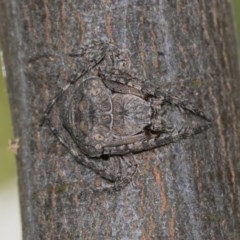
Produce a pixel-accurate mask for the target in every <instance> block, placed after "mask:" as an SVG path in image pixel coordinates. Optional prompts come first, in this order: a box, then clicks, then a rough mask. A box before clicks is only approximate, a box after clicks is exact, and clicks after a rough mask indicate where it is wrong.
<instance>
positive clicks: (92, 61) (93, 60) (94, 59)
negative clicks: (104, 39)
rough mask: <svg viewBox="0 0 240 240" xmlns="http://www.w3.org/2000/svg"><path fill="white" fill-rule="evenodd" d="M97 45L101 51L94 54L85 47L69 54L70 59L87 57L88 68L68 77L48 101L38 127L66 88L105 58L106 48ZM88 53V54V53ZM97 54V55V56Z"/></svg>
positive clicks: (102, 45)
mask: <svg viewBox="0 0 240 240" xmlns="http://www.w3.org/2000/svg"><path fill="white" fill-rule="evenodd" d="M99 45H100V46H101V51H100V50H99V51H95V52H94V53H91V51H90V50H91V49H88V48H87V47H86V46H85V48H84V47H83V48H82V50H81V51H80V52H79V53H71V54H69V56H71V57H82V58H84V57H85V58H86V56H88V57H89V63H88V66H85V67H83V68H82V69H81V71H80V72H76V73H74V74H72V75H71V76H70V78H69V79H68V83H67V84H66V85H65V86H64V87H63V88H62V89H61V90H60V91H59V92H58V93H57V95H56V96H55V97H54V98H53V99H52V100H51V101H50V103H49V104H48V106H47V108H46V110H45V111H44V114H43V117H42V119H41V122H40V126H42V125H43V124H44V122H45V119H46V117H47V116H48V115H49V114H50V112H51V110H52V108H53V106H54V104H55V103H56V102H57V101H58V100H59V99H60V98H61V96H63V94H64V92H66V91H67V90H68V88H69V87H70V86H71V85H73V84H75V83H76V82H77V81H78V80H79V79H81V78H82V77H83V76H84V75H85V74H87V73H88V72H89V71H90V70H91V69H93V68H94V67H96V66H97V65H98V64H99V63H100V62H101V61H102V60H103V59H104V57H105V54H106V51H107V46H106V44H105V45H104V44H103V43H102V44H100V43H99ZM89 52H90V53H89ZM97 54H98V55H97ZM82 61H86V59H85V60H84V59H82Z"/></svg>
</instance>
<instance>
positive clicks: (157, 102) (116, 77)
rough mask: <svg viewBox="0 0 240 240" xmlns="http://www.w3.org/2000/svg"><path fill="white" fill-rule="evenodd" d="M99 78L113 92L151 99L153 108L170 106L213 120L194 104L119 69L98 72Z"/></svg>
mask: <svg viewBox="0 0 240 240" xmlns="http://www.w3.org/2000/svg"><path fill="white" fill-rule="evenodd" d="M98 75H99V77H100V78H101V79H102V81H103V83H104V84H105V85H106V87H107V88H109V89H110V90H111V91H113V92H117V93H123V94H132V95H135V96H138V97H141V98H143V99H149V101H150V102H152V106H153V107H157V106H161V105H163V104H170V105H174V106H176V107H178V108H179V109H184V110H186V111H187V112H189V113H191V114H194V115H196V116H198V117H200V118H202V119H204V120H206V121H208V122H211V120H210V119H209V118H208V117H206V116H205V115H204V114H203V112H202V111H201V110H200V109H198V108H197V107H195V106H193V105H192V104H189V103H186V101H185V102H183V101H181V100H180V99H179V98H177V97H175V96H172V95H171V94H170V93H168V91H165V92H162V91H159V89H158V88H156V86H152V85H151V84H150V83H148V82H146V81H143V80H140V79H138V78H137V77H134V76H131V75H130V74H129V73H126V72H122V71H121V70H118V69H111V70H110V71H108V72H102V71H101V70H100V71H99V72H98Z"/></svg>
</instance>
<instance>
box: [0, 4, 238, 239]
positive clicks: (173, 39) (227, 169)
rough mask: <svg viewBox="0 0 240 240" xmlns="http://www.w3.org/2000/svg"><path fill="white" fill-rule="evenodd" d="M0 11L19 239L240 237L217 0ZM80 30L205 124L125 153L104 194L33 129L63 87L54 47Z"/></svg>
mask: <svg viewBox="0 0 240 240" xmlns="http://www.w3.org/2000/svg"><path fill="white" fill-rule="evenodd" d="M0 14H1V21H0V25H1V40H2V48H3V52H4V61H5V65H6V69H7V79H8V87H9V97H10V102H11V106H12V117H13V122H14V131H15V136H16V137H19V138H20V150H19V153H18V156H17V165H18V174H19V189H20V191H19V192H20V201H21V211H22V224H23V239H131V240H132V239H146V240H147V239H184V240H192V239H198V240H200V239H202V240H206V239H236V240H237V239H240V228H239V226H240V204H239V203H240V201H239V200H240V185H239V181H240V163H239V159H240V153H239V149H240V134H239V119H240V112H239V106H240V105H239V102H240V101H239V100H240V99H239V92H240V84H239V73H238V70H237V68H238V64H237V54H236V53H237V50H236V43H235V40H234V39H235V36H234V29H233V24H232V13H231V5H230V2H229V1H228V0H222V1H217V0H212V1H208V0H186V1H180V0H171V1H167V0H160V1H154V0H151V1H144V0H134V1H127V0H121V1H120V0H118V1H111V0H101V1H94V0H81V1H80V0H74V1H70V0H66V1H63V0H59V1H50V0H42V1H30V0H22V1H16V0H11V1H8V0H2V1H1V3H0ZM89 38H90V39H99V38H103V39H110V40H112V41H113V42H115V43H116V45H118V46H120V47H121V48H124V47H127V48H128V49H130V52H131V54H133V57H132V59H133V60H134V61H135V62H134V63H135V65H136V68H137V69H139V71H141V72H142V74H143V75H144V76H145V78H146V79H147V80H148V81H149V82H152V83H156V82H158V83H159V82H160V83H166V84H168V85H170V86H171V91H172V92H173V93H174V94H175V95H178V94H179V95H181V96H183V97H184V98H186V99H188V100H189V102H191V103H193V104H194V105H195V106H199V107H201V108H203V110H204V113H206V114H207V115H208V116H211V118H212V119H213V122H214V125H213V127H212V128H211V129H210V130H208V131H206V132H204V133H202V134H200V135H197V136H194V137H193V138H191V139H189V140H183V141H181V142H179V143H176V144H171V145H168V146H166V147H163V148H161V149H156V150H153V151H148V152H145V153H140V154H137V155H136V159H137V161H138V164H139V174H137V175H136V177H135V178H134V180H133V183H132V184H131V185H129V186H128V187H126V188H125V189H124V190H123V191H121V192H116V193H106V192H105V193H100V194H95V193H93V192H91V191H89V190H88V187H89V185H92V184H94V185H96V186H99V185H101V184H102V182H103V181H102V180H101V179H100V178H99V177H96V175H95V174H94V173H92V172H91V171H90V170H87V169H85V168H84V167H82V166H81V165H78V164H77V163H76V162H75V161H74V160H73V159H72V157H71V156H70V155H69V154H68V153H66V151H65V149H64V148H63V147H62V146H61V145H60V144H59V143H58V142H57V141H56V139H55V137H54V136H53V135H52V134H51V133H50V131H49V130H48V129H47V128H46V127H43V128H39V121H40V119H41V117H42V114H43V111H44V110H45V107H46V105H47V104H48V102H49V100H50V99H51V98H52V96H53V95H55V94H56V93H57V92H58V91H59V90H60V89H61V87H63V86H64V85H65V84H66V80H67V76H68V74H69V70H68V69H67V67H66V64H65V61H66V60H65V57H64V56H65V55H64V54H65V53H66V52H69V51H71V50H72V49H73V48H77V47H78V46H80V45H81V43H82V42H83V41H85V40H86V39H89ZM160 52H162V53H164V56H165V59H164V61H162V60H161V58H160V57H161V56H162V54H159V53H160ZM39 54H40V55H42V56H44V55H45V56H46V57H41V58H38V56H39ZM50 55H51V57H49V56H50ZM163 69H164V71H163Z"/></svg>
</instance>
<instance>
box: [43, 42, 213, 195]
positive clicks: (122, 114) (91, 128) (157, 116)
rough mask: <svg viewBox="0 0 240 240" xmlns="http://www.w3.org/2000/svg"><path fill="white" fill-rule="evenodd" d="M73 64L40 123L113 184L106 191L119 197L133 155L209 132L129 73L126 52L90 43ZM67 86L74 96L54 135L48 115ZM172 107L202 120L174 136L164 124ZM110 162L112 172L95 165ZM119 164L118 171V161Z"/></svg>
mask: <svg viewBox="0 0 240 240" xmlns="http://www.w3.org/2000/svg"><path fill="white" fill-rule="evenodd" d="M69 55H70V56H71V57H73V58H77V59H78V60H79V62H80V63H79V65H80V69H78V70H77V71H76V73H74V74H73V75H72V76H71V77H70V78H69V81H68V83H67V84H66V86H65V87H64V88H63V89H62V90H60V91H59V93H58V94H57V95H56V96H55V97H54V98H53V99H52V100H51V101H50V103H49V104H48V106H47V108H46V110H45V112H44V117H43V119H42V122H41V125H43V123H44V122H46V123H47V125H48V126H49V127H50V130H51V131H52V133H53V134H54V135H55V137H56V138H57V140H58V141H59V142H60V143H61V144H62V145H63V146H64V147H65V148H66V149H67V151H68V152H69V153H70V154H71V155H72V156H73V157H74V158H75V159H76V161H77V162H78V163H80V164H82V165H83V166H85V167H87V168H89V169H91V170H93V171H94V172H95V173H96V174H98V175H100V176H101V177H102V178H104V179H107V180H108V181H110V182H112V183H113V184H112V185H111V186H110V187H108V188H107V189H108V190H109V189H111V190H115V191H119V190H121V189H122V188H124V187H125V186H126V185H128V184H129V183H130V182H131V181H132V178H133V176H134V174H135V173H136V170H137V164H136V162H135V160H134V157H133V155H134V154H135V153H139V152H143V151H148V150H151V149H154V148H158V147H161V146H164V145H167V144H170V143H174V142H177V141H179V140H181V139H185V138H188V137H191V136H193V135H195V134H197V133H200V132H202V131H203V130H205V129H207V128H208V127H209V122H210V121H209V120H208V119H207V118H206V117H205V116H204V114H203V113H202V112H201V111H199V110H197V109H194V108H190V107H187V106H185V105H184V104H183V103H181V102H179V101H178V100H176V99H175V98H174V97H172V96H170V95H168V94H164V93H162V92H160V91H159V90H158V89H156V88H155V87H152V86H149V84H146V83H145V82H144V81H142V80H140V79H139V78H138V77H137V76H136V74H135V73H133V71H132V67H131V60H130V58H129V55H128V53H127V51H123V50H119V49H118V48H117V47H115V46H114V45H113V44H111V43H106V42H102V41H99V42H95V43H90V44H86V45H83V47H82V48H81V49H80V50H78V51H74V52H72V53H71V54H69ZM70 86H73V87H74V89H75V90H74V94H73V95H72V97H71V99H70V100H69V101H68V106H69V107H68V109H63V112H64V114H63V119H62V120H61V121H62V125H63V128H64V130H65V131H64V134H68V136H70V138H71V141H72V143H73V144H69V143H68V142H67V141H66V140H65V139H64V134H63V132H60V131H59V130H58V129H56V128H55V127H54V126H53V124H52V122H51V119H50V113H51V111H52V108H53V106H54V105H55V104H56V102H57V101H58V100H59V99H60V98H61V97H62V96H63V95H64V93H65V92H66V91H67V90H68V89H69V87H70ZM169 105H174V106H177V107H179V108H181V109H183V110H185V111H187V112H189V113H191V114H194V115H196V116H198V117H200V118H202V119H204V120H206V124H205V125H203V126H200V127H196V128H188V129H181V130H178V131H177V130H174V129H173V127H172V126H171V125H169V124H168V123H167V121H166V120H165V119H164V117H163V116H164V111H165V110H166V109H165V108H166V106H169ZM108 158H115V159H116V162H117V163H116V164H118V172H117V173H116V172H112V171H110V170H109V169H108V168H106V167H104V166H103V165H101V164H99V160H100V159H106V160H107V159H108ZM123 160H124V161H125V163H126V164H125V165H124V166H123V164H122V161H123Z"/></svg>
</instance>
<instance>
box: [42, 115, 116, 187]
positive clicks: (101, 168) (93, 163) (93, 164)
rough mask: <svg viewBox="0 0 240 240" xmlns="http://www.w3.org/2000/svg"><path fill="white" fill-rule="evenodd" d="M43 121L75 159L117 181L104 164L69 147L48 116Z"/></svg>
mask: <svg viewBox="0 0 240 240" xmlns="http://www.w3.org/2000/svg"><path fill="white" fill-rule="evenodd" d="M45 121H46V122H47V124H48V126H49V128H50V130H51V132H52V133H53V135H54V136H55V137H56V138H57V140H58V141H59V142H60V143H61V144H62V145H63V146H64V147H65V148H66V150H67V151H68V152H69V153H70V154H71V155H72V156H73V157H74V158H75V160H76V161H77V162H78V163H79V164H81V165H83V166H85V167H86V168H88V169H91V170H92V171H94V172H95V173H96V174H98V175H99V176H101V177H102V178H104V179H106V180H108V181H110V182H113V183H115V182H116V181H118V178H117V177H116V176H115V174H114V173H111V172H110V171H108V169H107V168H106V167H104V166H100V165H99V164H97V161H96V160H94V159H93V160H91V159H89V158H87V157H86V156H84V155H82V154H81V155H80V154H79V153H78V151H76V150H75V149H73V148H71V147H70V146H69V145H68V144H67V142H66V141H65V140H64V139H63V138H62V137H61V136H60V134H59V132H58V130H57V129H56V128H54V127H53V125H52V123H51V121H50V120H49V118H46V119H45Z"/></svg>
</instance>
